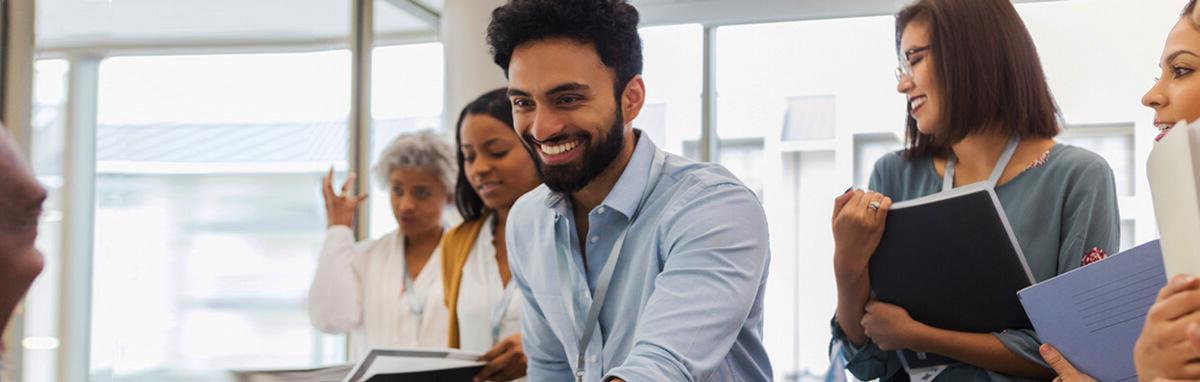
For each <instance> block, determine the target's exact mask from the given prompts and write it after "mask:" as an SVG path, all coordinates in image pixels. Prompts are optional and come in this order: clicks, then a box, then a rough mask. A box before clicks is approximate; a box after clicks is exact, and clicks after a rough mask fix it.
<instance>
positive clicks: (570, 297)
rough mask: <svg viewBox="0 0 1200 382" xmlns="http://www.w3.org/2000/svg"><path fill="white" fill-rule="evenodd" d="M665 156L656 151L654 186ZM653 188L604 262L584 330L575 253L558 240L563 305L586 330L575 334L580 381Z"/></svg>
mask: <svg viewBox="0 0 1200 382" xmlns="http://www.w3.org/2000/svg"><path fill="white" fill-rule="evenodd" d="M665 157H666V156H665V154H663V152H662V151H660V150H655V153H654V164H653V167H652V169H654V170H657V171H653V172H651V174H650V176H649V177H647V178H646V181H647V182H653V183H652V184H653V186H657V185H658V178H659V176H660V175H662V167H663V166H665V162H666V158H665ZM653 189H654V187H646V189H645V191H643V193H642V197H641V199H639V200H638V206H637V209H635V210H634V212H633V215H632V216H630V217H629V224H628V225H626V226H625V229H624V230H622V231H621V235H620V236H618V237H617V241H615V242H613V247H612V253H609V255H608V260H606V261H605V262H604V267H603V268H601V269H600V275H599V279H598V280H597V281H596V293H595V294H594V295H593V297H592V304H591V306H590V307H589V308H588V312H587V321H585V322H584V323H583V326H582V327H580V326H579V320H577V319H576V318H575V308H574V305H575V304H574V300H575V299H574V296H575V294H574V293H573V292H572V288H571V269H570V267H569V266H568V265H567V261H568V259H570V257H571V250H570V248H568V245H569V244H566V243H563V242H561V241H558V240H555V241H556V243H555V249H556V250H557V252H558V253H557V254H558V256H555V258H556V259H557V260H558V261H557V262H558V281H559V286H560V287H561V288H562V290H561V294H562V300H563V305H564V308H566V310H567V317H568V318H570V319H571V324H572V329H574V330H577V331H579V330H582V332H576V333H575V337H576V338H578V339H579V345H578V346H579V348H578V351H577V352H576V354H577V356H576V358H575V381H576V382H582V381H583V375H584V370H585V369H586V367H585V363H584V361H585V359H584V356H585V355H587V347H588V344H590V343H591V342H592V332H594V331H595V330H596V324H597V323H598V322H599V320H600V310H601V309H602V308H604V300H605V296H607V295H608V287H609V282H611V281H612V276H613V271H614V270H615V269H616V265H617V259H618V258H620V257H621V247H622V246H624V244H625V236H626V235H627V234H628V233H629V227H632V226H633V222H634V221H635V220H636V219H637V216H638V213H640V212H641V210H642V202H644V201H645V199H646V196H648V195H650V194H651V193H653ZM557 224H558V220H555V225H557ZM567 232H568V233H569V232H570V227H568V229H567ZM584 277H587V276H584Z"/></svg>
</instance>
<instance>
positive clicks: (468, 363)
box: [343, 348, 484, 382]
mask: <svg viewBox="0 0 1200 382" xmlns="http://www.w3.org/2000/svg"><path fill="white" fill-rule="evenodd" d="M480 356H482V354H478V353H471V352H465V351H461V350H457V349H414V348H376V349H371V352H370V353H368V354H367V355H366V356H365V357H363V359H362V360H361V361H359V363H358V364H357V365H354V370H351V371H350V374H349V375H347V376H346V379H344V380H343V381H344V382H469V381H471V380H473V379H474V377H475V375H477V374H479V371H480V370H483V365H484V363H483V362H479V361H478V359H479V357H480Z"/></svg>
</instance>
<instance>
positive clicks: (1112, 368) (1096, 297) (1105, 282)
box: [1017, 240, 1167, 381]
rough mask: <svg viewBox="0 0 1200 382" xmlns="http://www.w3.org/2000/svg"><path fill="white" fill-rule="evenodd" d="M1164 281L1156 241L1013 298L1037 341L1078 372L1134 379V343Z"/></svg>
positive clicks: (1102, 378)
mask: <svg viewBox="0 0 1200 382" xmlns="http://www.w3.org/2000/svg"><path fill="white" fill-rule="evenodd" d="M1166 282H1167V278H1166V274H1165V272H1164V270H1163V258H1162V250H1161V249H1159V245H1158V240H1155V241H1152V242H1149V243H1146V244H1142V245H1140V246H1138V247H1135V248H1133V249H1130V250H1127V251H1125V252H1121V253H1120V254H1117V255H1114V256H1112V257H1110V258H1108V259H1105V260H1103V261H1100V262H1096V263H1093V264H1091V265H1088V266H1084V267H1081V268H1078V269H1075V270H1073V271H1070V272H1067V273H1064V274H1061V275H1058V276H1057V277H1055V278H1052V279H1049V280H1046V281H1043V282H1041V283H1038V284H1037V285H1034V286H1031V287H1028V288H1025V289H1023V290H1021V291H1020V292H1017V295H1018V296H1019V297H1020V299H1021V304H1022V305H1024V306H1025V312H1026V313H1028V314H1029V320H1030V321H1031V322H1033V327H1034V329H1035V330H1037V334H1038V337H1039V338H1040V339H1041V340H1042V342H1047V343H1050V344H1051V345H1054V347H1055V348H1057V349H1058V350H1059V352H1061V353H1062V354H1063V357H1066V359H1067V360H1068V361H1070V362H1071V364H1072V365H1074V366H1075V368H1076V369H1079V370H1080V371H1082V372H1083V373H1085V374H1087V375H1090V376H1092V378H1095V379H1096V380H1099V381H1137V372H1136V371H1135V369H1134V367H1133V344H1134V343H1135V342H1137V338H1138V335H1140V334H1141V332H1142V324H1143V323H1145V321H1146V311H1148V310H1149V309H1150V306H1151V305H1154V299H1155V297H1156V296H1157V295H1158V290H1159V289H1162V287H1163V285H1166Z"/></svg>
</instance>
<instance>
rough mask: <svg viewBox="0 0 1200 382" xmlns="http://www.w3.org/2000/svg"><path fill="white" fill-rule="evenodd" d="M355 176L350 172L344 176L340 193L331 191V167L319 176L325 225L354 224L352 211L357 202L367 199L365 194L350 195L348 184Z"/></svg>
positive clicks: (351, 225) (352, 181) (351, 182)
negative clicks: (347, 175)
mask: <svg viewBox="0 0 1200 382" xmlns="http://www.w3.org/2000/svg"><path fill="white" fill-rule="evenodd" d="M355 178H357V175H355V174H354V173H350V176H349V177H347V178H346V182H345V183H342V193H341V195H338V194H337V193H335V192H334V191H333V167H330V168H329V174H327V175H325V176H323V177H321V196H322V197H323V198H324V199H325V222H326V224H327V227H333V226H335V225H344V226H347V227H353V226H354V211H355V210H357V209H358V205H359V204H361V203H362V202H363V201H364V200H366V199H367V194H362V195H358V196H354V195H350V185H352V184H354V179H355Z"/></svg>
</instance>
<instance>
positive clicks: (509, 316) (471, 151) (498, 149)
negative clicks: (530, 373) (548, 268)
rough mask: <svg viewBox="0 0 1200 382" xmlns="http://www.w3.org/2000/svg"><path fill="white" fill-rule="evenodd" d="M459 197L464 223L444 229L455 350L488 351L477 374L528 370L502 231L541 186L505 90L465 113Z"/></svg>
mask: <svg viewBox="0 0 1200 382" xmlns="http://www.w3.org/2000/svg"><path fill="white" fill-rule="evenodd" d="M455 126H456V130H457V131H456V137H457V139H456V144H457V146H458V168H459V170H458V184H457V189H456V192H455V202H456V204H457V206H458V212H459V213H460V214H462V217H463V223H462V224H461V225H459V226H457V227H454V228H452V229H450V231H449V232H447V233H446V238H445V239H444V240H443V243H442V247H443V248H444V249H445V256H444V257H443V258H442V259H443V265H442V271H443V278H442V280H443V282H444V283H445V291H446V294H445V295H446V307H447V308H448V309H449V311H450V343H449V346H450V347H452V348H461V349H464V350H470V351H477V352H486V354H485V355H484V357H483V360H484V361H487V362H488V364H487V366H485V367H484V370H483V371H482V372H481V373H480V374H479V380H497V381H506V380H511V379H514V378H519V377H522V376H524V375H525V367H526V360H525V353H524V351H523V350H522V348H521V307H522V300H521V294H520V293H518V292H516V291H515V290H514V288H515V284H514V283H513V282H512V280H511V277H512V273H511V272H510V271H509V269H508V250H507V248H506V245H505V244H506V243H505V238H504V232H505V231H504V229H505V223H506V221H507V219H508V211H509V209H511V208H512V206H513V203H516V202H517V199H518V198H520V197H521V195H524V194H525V193H526V192H529V191H530V190H532V189H534V188H535V187H537V185H538V180H537V172H536V170H535V168H534V164H533V159H532V157H530V155H529V152H528V151H526V150H525V147H524V146H522V145H521V139H520V137H518V136H517V132H516V131H515V130H513V117H512V104H511V103H510V101H509V99H508V95H507V93H506V89H496V90H493V91H490V92H488V93H486V94H484V95H482V96H479V98H477V99H475V100H474V101H472V102H471V103H470V104H468V105H467V106H466V107H465V108H463V110H462V113H461V114H459V117H458V124H456V125H455Z"/></svg>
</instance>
